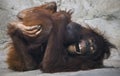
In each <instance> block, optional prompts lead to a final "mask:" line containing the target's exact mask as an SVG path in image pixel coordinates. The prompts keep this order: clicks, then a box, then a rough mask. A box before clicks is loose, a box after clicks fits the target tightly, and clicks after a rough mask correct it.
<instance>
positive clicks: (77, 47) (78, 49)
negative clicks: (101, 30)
mask: <svg viewBox="0 0 120 76" xmlns="http://www.w3.org/2000/svg"><path fill="white" fill-rule="evenodd" d="M95 49H96V48H95V43H94V41H93V40H92V39H87V40H81V41H80V42H79V43H77V44H73V45H70V46H69V47H68V51H69V52H72V53H76V54H86V53H90V54H93V53H94V52H95Z"/></svg>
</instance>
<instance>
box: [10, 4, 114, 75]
mask: <svg viewBox="0 0 120 76" xmlns="http://www.w3.org/2000/svg"><path fill="white" fill-rule="evenodd" d="M48 5H49V8H47V9H46V7H48ZM50 5H52V6H50ZM56 8H57V7H56V4H55V3H54V2H53V3H48V4H46V5H42V6H40V7H37V8H30V9H27V10H23V11H22V12H20V13H19V14H18V18H19V21H18V22H13V23H11V24H10V27H9V28H8V30H9V31H8V34H9V35H10V37H11V38H12V41H13V46H12V51H14V53H13V52H11V51H10V52H9V55H8V56H9V57H8V64H9V66H10V69H13V70H18V71H24V70H32V69H37V68H40V69H41V70H42V71H43V72H49V73H53V72H65V71H77V70H87V69H93V68H100V67H101V66H103V59H104V55H106V56H108V57H109V55H110V48H114V47H115V46H114V45H112V44H111V43H109V42H108V40H106V39H105V38H104V37H103V35H101V34H99V33H97V32H95V31H94V30H93V29H91V28H85V27H82V26H81V25H80V24H77V23H75V22H72V21H71V14H72V12H71V11H68V12H66V11H59V12H56ZM31 11H32V12H31ZM48 12H49V13H48ZM11 27H12V28H15V29H14V30H12V29H11ZM21 48H22V49H21ZM13 49H15V50H13ZM10 50H11V49H10ZM18 53H19V54H18ZM16 54H17V55H18V56H17V57H16ZM11 55H12V56H11ZM21 56H22V57H21ZM16 62H17V64H19V65H17V64H16ZM23 62H24V64H22V63H23Z"/></svg>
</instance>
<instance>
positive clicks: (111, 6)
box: [0, 0, 120, 68]
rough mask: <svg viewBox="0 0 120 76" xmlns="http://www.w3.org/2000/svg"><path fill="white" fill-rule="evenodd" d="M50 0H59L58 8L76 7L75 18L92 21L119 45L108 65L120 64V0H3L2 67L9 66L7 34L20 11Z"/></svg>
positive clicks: (0, 4)
mask: <svg viewBox="0 0 120 76" xmlns="http://www.w3.org/2000/svg"><path fill="white" fill-rule="evenodd" d="M49 1H56V2H57V5H58V10H60V9H72V10H74V13H73V15H72V20H73V21H75V22H78V23H81V24H83V25H84V23H88V24H89V25H90V26H91V27H93V28H98V29H99V30H100V31H102V33H104V34H105V36H106V37H107V38H108V39H109V40H110V42H112V43H113V44H115V45H116V46H117V48H118V49H117V50H116V49H112V51H111V52H112V55H111V57H110V58H109V59H108V60H107V61H105V65H112V66H115V67H120V0H0V63H1V64H2V65H3V66H4V67H2V66H0V67H2V68H6V67H5V66H6V64H4V62H2V61H5V57H6V52H7V51H6V50H5V48H4V46H5V44H6V42H7V41H8V40H9V38H8V36H7V35H6V30H7V29H6V27H7V24H8V22H10V21H12V20H15V18H16V14H17V13H18V12H19V11H21V10H23V9H25V8H29V7H33V6H37V5H41V4H43V3H45V2H49ZM108 61H109V62H108Z"/></svg>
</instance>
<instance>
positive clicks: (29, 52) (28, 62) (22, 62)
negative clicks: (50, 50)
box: [7, 2, 56, 71]
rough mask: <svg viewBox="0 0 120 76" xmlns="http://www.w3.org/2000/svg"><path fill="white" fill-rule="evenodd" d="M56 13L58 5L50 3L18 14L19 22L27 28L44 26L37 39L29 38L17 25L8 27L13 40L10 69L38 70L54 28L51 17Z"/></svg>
mask: <svg viewBox="0 0 120 76" xmlns="http://www.w3.org/2000/svg"><path fill="white" fill-rule="evenodd" d="M54 12H56V3H54V2H50V3H47V4H44V5H41V6H39V7H33V8H29V9H26V10H23V11H21V12H20V13H19V14H18V18H19V21H20V22H23V24H24V25H26V26H34V25H39V24H40V25H42V28H43V31H42V32H41V33H40V34H39V35H38V36H37V37H28V36H27V35H24V34H23V33H22V32H21V30H20V29H18V28H16V26H15V25H13V24H9V25H8V35H9V36H10V37H11V39H12V44H10V45H9V53H8V58H7V63H8V65H9V68H10V69H13V70H18V71H25V70H32V69H37V68H38V66H39V64H40V62H41V61H42V57H43V55H44V50H45V47H46V43H47V38H48V36H49V32H50V30H51V28H52V21H51V19H50V15H51V14H53V13H54Z"/></svg>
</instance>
